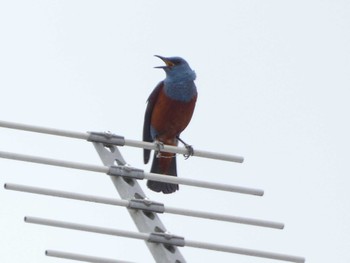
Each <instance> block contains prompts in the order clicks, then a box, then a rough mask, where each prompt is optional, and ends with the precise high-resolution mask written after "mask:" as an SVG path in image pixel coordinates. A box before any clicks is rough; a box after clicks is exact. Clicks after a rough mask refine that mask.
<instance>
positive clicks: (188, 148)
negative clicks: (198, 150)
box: [184, 144, 194, 160]
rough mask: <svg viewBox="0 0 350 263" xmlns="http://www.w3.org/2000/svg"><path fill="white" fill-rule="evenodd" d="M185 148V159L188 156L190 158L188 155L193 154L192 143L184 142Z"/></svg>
mask: <svg viewBox="0 0 350 263" xmlns="http://www.w3.org/2000/svg"><path fill="white" fill-rule="evenodd" d="M185 148H186V149H187V153H185V154H184V157H185V160H187V159H188V158H190V156H193V154H194V149H193V147H192V145H189V144H185Z"/></svg>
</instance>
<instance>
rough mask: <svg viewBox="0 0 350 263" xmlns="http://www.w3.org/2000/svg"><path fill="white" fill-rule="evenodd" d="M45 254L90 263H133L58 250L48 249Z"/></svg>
mask: <svg viewBox="0 0 350 263" xmlns="http://www.w3.org/2000/svg"><path fill="white" fill-rule="evenodd" d="M45 255H46V256H48V257H56V258H63V259H71V260H77V261H84V262H90V263H133V262H131V261H124V260H115V259H107V258H101V257H95V256H88V255H83V254H76V253H69V252H63V251H57V250H46V251H45Z"/></svg>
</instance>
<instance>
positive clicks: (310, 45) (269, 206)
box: [0, 0, 350, 263]
mask: <svg viewBox="0 0 350 263" xmlns="http://www.w3.org/2000/svg"><path fill="white" fill-rule="evenodd" d="M349 26H350V3H349V2H348V1H215V2H209V1H207V2H205V1H176V2H169V1H86V0H85V1H2V2H1V3H0V35H1V41H0V76H1V77H0V86H1V89H2V91H3V92H2V95H1V104H0V119H1V120H6V121H13V122H22V123H27V124H33V125H40V126H47V127H52V128H60V129H67V130H73V131H82V132H84V131H91V130H96V131H105V130H111V131H112V132H114V133H117V134H120V135H124V136H125V137H127V138H130V139H140V138H141V131H142V125H143V114H144V110H145V106H146V104H145V101H146V99H147V97H148V95H149V93H150V92H151V91H152V89H153V88H154V86H155V85H156V84H157V83H158V82H159V81H160V80H162V79H163V78H164V73H163V72H162V71H161V70H156V69H153V67H154V66H158V65H160V64H161V61H159V59H157V58H155V57H153V55H154V54H159V55H164V56H172V55H177V56H182V57H184V58H185V59H186V60H187V61H188V62H189V63H190V65H191V66H192V68H193V69H194V70H195V71H196V73H197V77H198V78H197V82H196V83H197V87H198V92H199V98H198V103H197V108H196V110H195V114H194V117H193V120H192V122H191V124H190V125H189V127H188V128H187V130H186V131H185V132H184V133H183V135H182V137H183V139H185V140H186V141H188V142H190V143H191V144H193V145H194V147H197V148H199V149H205V150H210V151H218V152H223V153H231V154H237V155H243V156H244V157H245V162H244V163H243V164H234V163H225V162H220V161H213V160H205V159H200V158H195V157H193V158H190V159H189V160H187V161H185V160H184V159H183V158H182V156H179V158H178V159H179V160H178V170H179V175H180V176H181V177H184V178H195V179H203V180H207V181H214V182H221V183H222V182H224V183H225V182H227V183H228V184H233V185H241V186H249V187H255V188H262V189H264V190H265V196H264V197H261V198H260V197H251V196H244V195H238V194H228V193H222V192H217V191H209V190H204V189H196V188H191V187H185V186H183V187H181V190H180V191H179V192H178V193H176V194H174V195H169V196H163V195H159V194H156V193H153V192H150V191H148V190H146V188H145V191H146V193H147V194H148V196H149V197H150V198H151V199H155V200H158V201H161V202H165V203H166V204H168V205H172V206H179V207H184V208H189V209H191V208H193V209H199V210H208V211H212V212H221V213H228V214H232V215H238V216H247V217H253V218H262V219H270V220H274V221H281V222H284V223H285V224H286V227H285V229H284V230H282V231H279V230H270V229H264V228H258V227H251V226H243V225H237V224H229V223H220V222H211V221H208V220H200V219H192V218H185V217H179V216H173V215H164V216H162V220H163V222H164V224H165V225H166V226H167V228H168V230H169V231H171V232H172V233H174V234H178V235H184V236H185V237H186V238H188V239H191V240H201V241H206V242H214V243H219V244H226V245H232V246H240V247H247V248H252V249H259V250H267V251H274V252H280V253H287V254H294V255H298V256H304V257H306V259H307V262H317V263H327V262H337V263H347V262H350V252H349V247H350V223H349V222H350V205H349V200H350V193H349V190H348V188H349V184H350V179H349V174H350V165H349V160H348V156H349V148H350V140H349V134H350V125H349V112H350V106H349V105H350V104H349V98H350V92H349V87H350V77H349V76H350V74H349V72H350V30H349ZM0 136H1V138H2V139H1V147H0V150H1V151H13V152H19V153H26V154H32V155H39V156H46V157H50V158H58V159H65V160H71V161H78V162H87V163H92V164H100V160H99V157H98V155H97V154H96V153H95V150H94V148H93V147H92V146H91V145H90V144H89V143H85V142H82V141H76V140H73V139H64V138H58V137H52V136H47V135H38V134H30V133H26V132H20V131H13V130H6V129H2V128H1V129H0ZM121 150H122V153H123V155H124V158H125V159H126V160H127V162H128V163H130V164H131V165H133V166H136V167H139V168H143V169H146V170H148V169H149V166H144V165H143V163H142V151H141V150H139V149H135V148H122V149H121ZM0 162H1V168H2V169H1V176H0V183H1V184H3V183H5V182H12V183H21V184H28V185H33V186H40V187H49V188H55V189H61V190H67V191H76V192H79V193H88V194H94V195H102V196H107V197H114V196H116V192H115V190H114V187H113V185H112V183H111V182H110V179H109V178H108V177H107V176H104V175H102V174H96V173H90V172H81V171H76V170H69V169H64V168H57V167H47V166H42V165H36V164H28V163H22V162H15V161H10V160H0ZM141 184H142V186H145V183H144V182H142V183H141ZM0 202H1V204H2V206H1V210H0V226H1V237H0V248H1V253H0V262H8V263H14V262H36V263H44V262H52V263H53V262H64V261H63V260H59V259H54V258H47V257H45V256H44V251H45V249H59V250H67V251H71V252H77V253H84V254H93V255H96V256H103V257H111V258H116V259H124V260H130V261H135V262H152V256H151V255H150V253H149V252H148V250H147V248H146V246H145V245H144V244H143V242H142V241H137V240H131V239H125V238H118V237H108V236H99V235H94V234H88V233H80V232H76V231H69V230H59V229H54V228H48V227H44V226H36V225H29V224H25V223H24V222H23V217H24V216H26V215H32V216H41V217H46V218H55V219H59V220H66V221H73V222H81V223H86V224H94V225H100V226H105V227H112V228H119V229H126V230H131V231H134V230H136V228H135V226H134V225H133V223H132V221H131V219H130V218H129V215H128V214H127V212H126V211H125V210H124V209H123V208H112V207H107V206H97V205H94V204H88V203H82V202H75V201H67V200H61V199H55V198H49V197H42V196H34V195H29V194H24V193H16V192H9V191H5V190H0ZM181 251H182V253H183V255H184V257H185V258H186V259H187V261H188V262H214V261H215V262H240V263H246V262H257V263H265V262H273V261H272V260H266V259H258V258H251V257H245V256H239V255H232V254H227V253H220V252H213V251H205V250H199V249H192V248H183V249H181ZM67 262H68V261H67Z"/></svg>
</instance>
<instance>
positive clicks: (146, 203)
mask: <svg viewBox="0 0 350 263" xmlns="http://www.w3.org/2000/svg"><path fill="white" fill-rule="evenodd" d="M4 188H5V189H6V190H13V191H20V192H27V193H32V194H41V195H47V196H54V197H61V198H68V199H73V200H80V201H88V202H95V203H99V204H105V205H114V206H122V207H127V208H131V209H138V210H142V211H148V212H155V213H170V214H177V215H183V216H192V217H197V218H204V219H212V220H219V221H226V222H231V223H239V224H246V225H253V226H260V227H269V228H275V229H283V228H284V224H283V223H278V222H272V221H267V220H260V219H252V218H245V217H239V216H232V215H222V214H217V213H211V212H206V211H196V210H192V209H191V210H190V209H183V208H176V207H170V206H165V205H164V204H161V203H157V202H154V201H151V200H148V199H135V198H134V199H131V200H122V199H115V198H106V197H100V196H94V195H85V194H78V193H72V192H66V191H59V190H52V189H46V188H40V187H33V186H26V185H19V184H10V183H6V184H5V185H4ZM138 198H139V197H138Z"/></svg>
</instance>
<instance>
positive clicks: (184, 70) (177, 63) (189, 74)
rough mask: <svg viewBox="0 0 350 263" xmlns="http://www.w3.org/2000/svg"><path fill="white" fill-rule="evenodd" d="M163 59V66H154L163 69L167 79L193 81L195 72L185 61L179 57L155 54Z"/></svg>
mask: <svg viewBox="0 0 350 263" xmlns="http://www.w3.org/2000/svg"><path fill="white" fill-rule="evenodd" d="M155 56H156V57H158V58H160V59H161V60H163V61H164V63H165V66H159V67H155V68H161V69H164V71H165V73H166V80H168V81H172V80H174V81H194V80H195V79H196V73H195V72H194V71H193V70H192V69H191V68H190V66H189V65H188V63H187V61H186V60H184V59H183V58H180V57H162V56H158V55H155Z"/></svg>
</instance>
